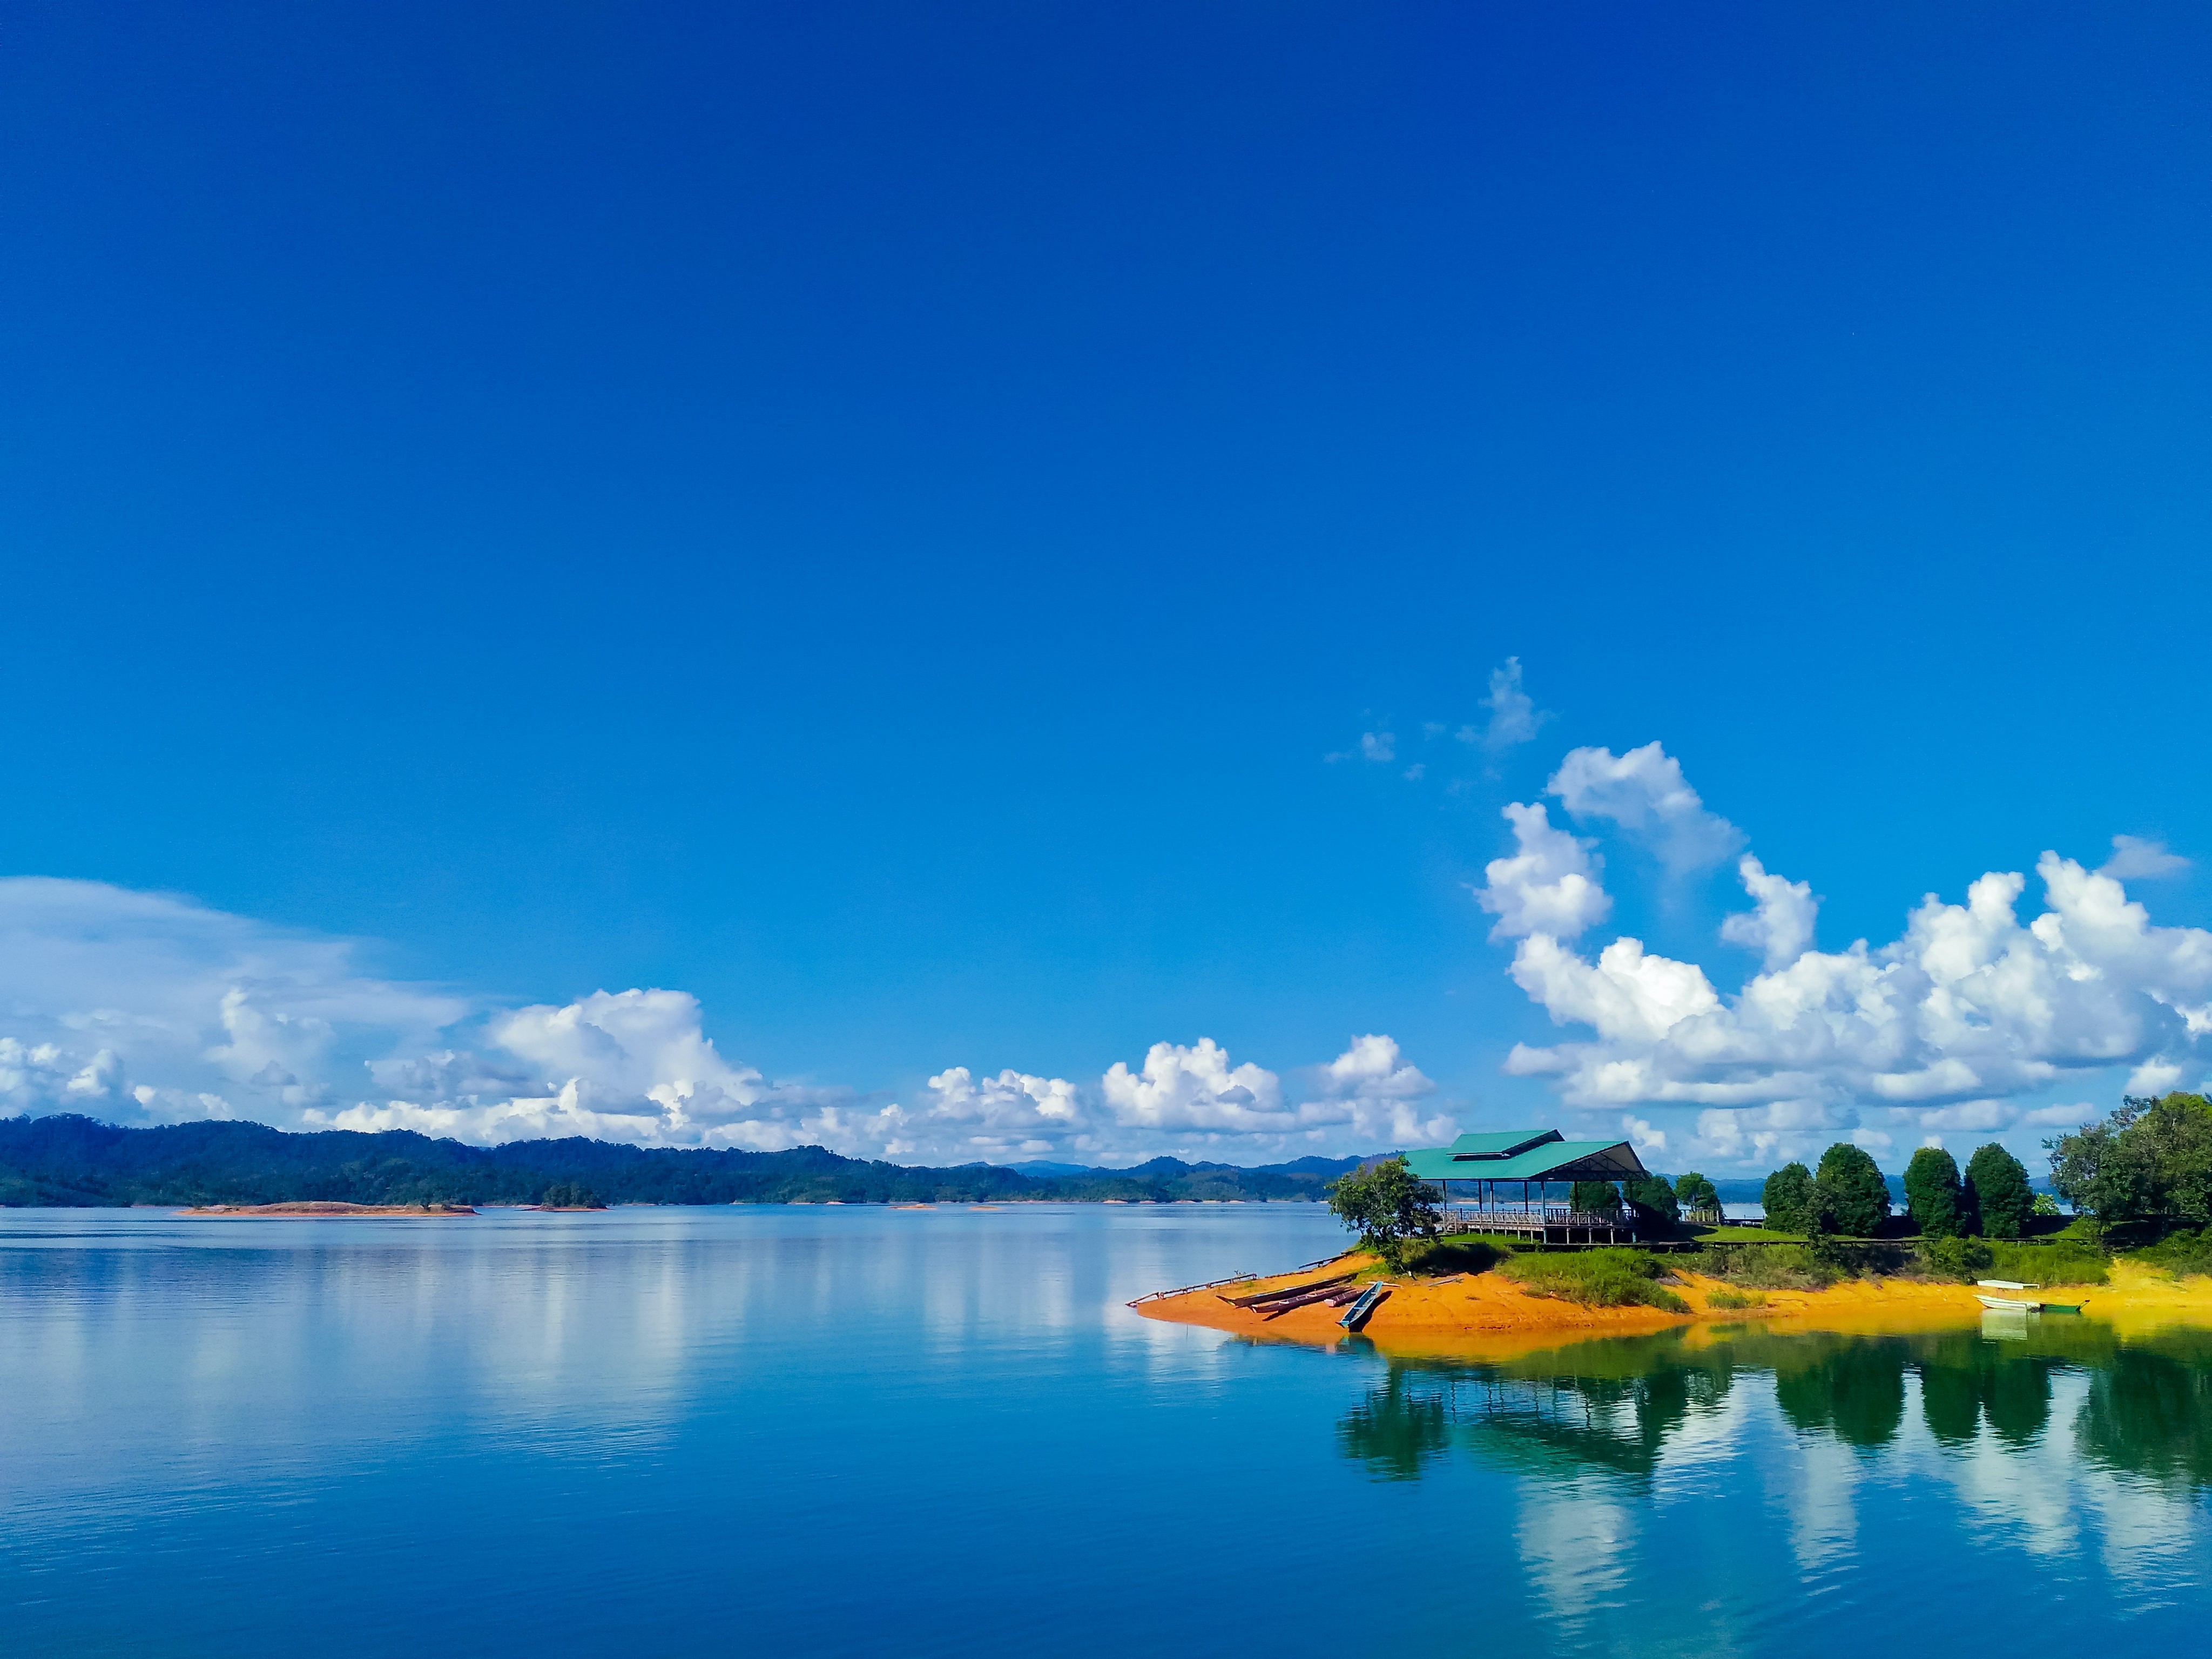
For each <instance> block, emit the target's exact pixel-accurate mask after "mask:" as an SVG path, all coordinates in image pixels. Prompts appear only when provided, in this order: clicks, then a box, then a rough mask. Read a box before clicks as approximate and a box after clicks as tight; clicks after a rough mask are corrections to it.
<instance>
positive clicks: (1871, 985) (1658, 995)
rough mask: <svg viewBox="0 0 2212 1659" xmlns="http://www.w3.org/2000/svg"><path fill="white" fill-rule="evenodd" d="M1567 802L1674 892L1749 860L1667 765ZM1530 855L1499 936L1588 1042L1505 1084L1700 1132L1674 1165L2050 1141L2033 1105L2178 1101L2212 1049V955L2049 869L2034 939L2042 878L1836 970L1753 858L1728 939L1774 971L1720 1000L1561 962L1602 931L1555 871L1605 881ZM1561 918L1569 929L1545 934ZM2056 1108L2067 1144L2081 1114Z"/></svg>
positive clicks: (1776, 881)
mask: <svg viewBox="0 0 2212 1659" xmlns="http://www.w3.org/2000/svg"><path fill="white" fill-rule="evenodd" d="M1552 787H1553V792H1554V793H1557V794H1559V797H1560V799H1562V800H1563V801H1564V802H1565V805H1566V806H1567V808H1568V810H1570V811H1573V812H1575V813H1577V815H1579V816H1581V817H1585V818H1603V819H1609V820H1611V821H1612V822H1613V823H1617V824H1619V825H1620V827H1621V829H1623V830H1624V831H1626V832H1627V833H1629V834H1631V835H1632V836H1638V837H1640V838H1642V839H1644V840H1645V841H1647V842H1650V844H1651V845H1653V846H1654V847H1655V848H1657V849H1658V850H1659V851H1660V854H1661V856H1662V859H1664V860H1666V861H1667V862H1668V863H1669V864H1670V865H1671V866H1674V867H1675V868H1678V869H1681V868H1688V867H1692V866H1694V865H1695V864H1696V863H1697V862H1699V860H1702V859H1704V858H1705V857H1706V856H1708V855H1710V854H1712V853H1714V852H1716V851H1717V850H1719V849H1721V848H1726V847H1729V846H1731V845H1733V844H1734V843H1735V842H1738V841H1740V839H1741V836H1740V834H1739V832H1738V831H1737V830H1736V829H1735V827H1734V826H1733V825H1731V824H1729V823H1727V821H1726V820H1724V819H1722V818H1719V817H1715V816H1714V815H1713V814H1711V812H1709V811H1706V810H1705V806H1704V804H1703V803H1702V801H1700V800H1699V798H1698V795H1697V793H1696V792H1695V791H1694V790H1692V788H1691V787H1689V785H1688V783H1687V781H1686V780H1685V779H1684V778H1683V777H1682V775H1681V770H1680V767H1679V766H1678V765H1677V764H1676V763H1674V761H1673V760H1672V759H1670V758H1668V757H1667V756H1666V755H1665V754H1664V752H1663V750H1661V748H1660V746H1659V745H1658V744H1649V745H1646V746H1645V747H1644V748H1643V749H1638V750H1631V751H1630V752H1629V753H1628V754H1627V755H1625V756H1621V757H1614V756H1613V755H1612V754H1611V753H1610V752H1609V751H1607V750H1602V749H1580V750H1575V751H1574V752H1573V753H1571V754H1570V755H1569V756H1568V757H1567V758H1566V761H1565V763H1563V764H1562V766H1561V767H1560V769H1559V774H1558V775H1557V776H1556V777H1555V778H1554V779H1553V785H1552ZM1530 810H1531V809H1528V808H1519V807H1516V808H1513V809H1510V813H1512V814H1523V813H1527V812H1528V811H1530ZM1521 822H1522V821H1521V819H1520V818H1519V817H1516V827H1519V826H1520V824H1521ZM1522 843H1523V851H1522V854H1521V855H1520V857H1519V858H1517V859H1516V860H1498V862H1497V863H1495V864H1493V865H1492V866H1491V873H1492V882H1491V887H1490V888H1489V889H1488V890H1486V892H1485V894H1484V902H1485V905H1486V908H1490V909H1492V911H1494V912H1496V913H1497V914H1498V915H1499V916H1500V918H1501V920H1500V921H1499V924H1498V927H1496V928H1495V929H1494V930H1493V933H1492V937H1493V938H1510V937H1515V936H1516V935H1518V936H1521V937H1520V943H1519V945H1517V946H1516V950H1515V952H1514V957H1513V961H1512V964H1511V966H1510V969H1509V972H1510V975H1511V976H1512V978H1513V979H1514V981H1515V982H1516V984H1518V985H1519V986H1520V987H1522V990H1524V991H1525V992H1526V993H1527V994H1528V996H1529V997H1530V999H1531V1000H1534V1002H1535V1003H1537V1004H1538V1005H1539V1006H1541V1007H1543V1008H1544V1009H1545V1010H1546V1012H1547V1013H1549V1014H1550V1015H1551V1017H1552V1018H1553V1021H1554V1023H1556V1024H1562V1025H1572V1026H1583V1027H1586V1028H1588V1030H1589V1031H1590V1032H1591V1033H1592V1034H1593V1040H1583V1041H1571V1042H1563V1043H1560V1044H1558V1045H1556V1046H1553V1047H1548V1048H1539V1047H1534V1046H1531V1045H1528V1044H1518V1045H1516V1047H1515V1048H1514V1049H1513V1051H1512V1053H1511V1054H1510V1056H1509V1057H1508V1060H1507V1062H1506V1069H1507V1070H1508V1071H1509V1072H1510V1073H1515V1074H1517V1075H1522V1076H1541V1077H1547V1078H1549V1079H1553V1086H1554V1087H1555V1088H1556V1089H1557V1090H1558V1091H1559V1093H1560V1095H1561V1096H1562V1097H1563V1098H1564V1099H1565V1101H1566V1102H1567V1103H1569V1104H1571V1105H1573V1106H1577V1107H1581V1108H1588V1109H1616V1110H1617V1109H1620V1108H1623V1107H1629V1106H1637V1107H1651V1106H1684V1107H1696V1108H1700V1109H1703V1110H1702V1115H1700V1117H1699V1120H1698V1130H1697V1133H1696V1135H1695V1137H1694V1139H1690V1140H1688V1141H1687V1142H1686V1146H1685V1147H1682V1148H1678V1149H1677V1150H1678V1151H1681V1150H1686V1151H1688V1152H1692V1153H1695V1154H1696V1155H1699V1156H1705V1155H1709V1154H1710V1155H1713V1156H1720V1157H1729V1158H1741V1159H1747V1160H1748V1159H1753V1158H1771V1157H1772V1156H1774V1155H1776V1154H1777V1153H1778V1152H1788V1154H1789V1155H1792V1156H1795V1155H1797V1152H1796V1150H1795V1149H1796V1148H1798V1147H1800V1146H1802V1144H1803V1143H1804V1141H1805V1140H1806V1139H1808V1138H1809V1137H1810V1136H1812V1135H1814V1134H1831V1135H1832V1134H1833V1133H1848V1134H1851V1135H1853V1136H1854V1137H1855V1138H1856V1139H1858V1140H1859V1141H1860V1142H1861V1143H1862V1144H1865V1145H1872V1146H1881V1145H1885V1144H1887V1133H1886V1132H1885V1131H1884V1130H1883V1129H1882V1128H1881V1127H1878V1126H1877V1125H1876V1124H1875V1123H1873V1122H1870V1121H1862V1119H1861V1115H1860V1110H1859V1109H1860V1107H1861V1106H1863V1105H1873V1106H1879V1107H1882V1108H1885V1109H1888V1110H1887V1116H1888V1118H1889V1119H1890V1120H1891V1121H1896V1122H1899V1123H1908V1122H1909V1123H1911V1124H1912V1125H1914V1126H1915V1127H1917V1128H1918V1129H1919V1130H1921V1131H1923V1132H1938V1131H1943V1130H1950V1131H1954V1132H1971V1133H1991V1132H1996V1131H2002V1130H2003V1129H2006V1128H2009V1127H2015V1126H2020V1125H2025V1124H2028V1123H2031V1122H2033V1123H2036V1124H2039V1125H2040V1124H2044V1123H2049V1122H2055V1121H2057V1119H2055V1118H2051V1117H2050V1116H2048V1115H2046V1114H2047V1113H2049V1112H2050V1111H2051V1109H2038V1111H2037V1112H2035V1113H2027V1112H2025V1111H2024V1110H2023V1109H2022V1108H2021V1106H2020V1105H2018V1104H2017V1103H2015V1102H2016V1101H2017V1098H2018V1097H2020V1096H2022V1095H2029V1094H2033V1093H2034V1092H2036V1091H2041V1090H2043V1089H2045V1088H2047V1087H2048V1086H2049V1085H2051V1084H2052V1083H2054V1082H2055V1081H2057V1079H2061V1078H2063V1077H2065V1076H2067V1075H2069V1073H2086V1072H2090V1071H2095V1070H2099V1069H2101V1068H2105V1067H2108V1066H2122V1065H2132V1066H2136V1068H2137V1069H2136V1074H2135V1079H2134V1083H2133V1085H2131V1087H2133V1088H2135V1089H2136V1091H2143V1092H2147V1091H2150V1090H2152V1089H2154V1088H2160V1087H2170V1086H2172V1084H2173V1083H2174V1082H2176V1081H2178V1080H2179V1079H2181V1078H2182V1077H2183V1076H2185V1075H2186V1074H2187V1066H2186V1065H2185V1063H2184V1062H2183V1061H2182V1060H2179V1058H2178V1055H2179V1053H2180V1051H2181V1050H2182V1049H2184V1048H2186V1047H2187V1046H2188V1045H2189V1044H2190V1043H2191V1042H2192V1041H2193V1040H2194V1039H2195V1038H2197V1037H2198V1036H2203V1035H2205V1034H2206V1033H2207V1032H2212V933H2206V932H2204V931H2203V930H2202V929H2197V928H2189V927H2156V926H2154V925H2153V924H2152V923H2151V921H2150V919H2149V916H2148V913H2147V912H2146V911H2145V910H2144V908H2143V907H2142V905H2141V904H2140V903H2137V902H2134V901H2132V900H2130V898H2129V897H2128V896H2127V894H2126V891H2125V890H2124V887H2123V886H2122V884H2121V883H2120V882H2119V880H2118V879H2117V878H2115V877H2114V876H2113V875H2112V874H2111V873H2109V868H2110V866H2108V869H2107V870H2106V871H2090V870H2087V869H2084V868H2083V867H2082V866H2081V865H2080V864H2078V863H2076V862H2075V861H2074V860H2069V859H2063V858H2061V857H2059V856H2058V855H2057V854H2056V853H2046V854H2044V855H2043V857H2042V859H2041V860H2039V863H2038V865H2037V866H2036V867H2037V872H2038V874H2039V877H2040V878H2041V881H2042V884H2043V888H2044V894H2045V908H2043V910H2042V911H2041V913H2040V914H2039V915H2034V916H2033V918H2031V919H2029V920H2027V921H2022V919H2021V916H2020V915H2019V913H2018V912H2019V902H2020V900H2021V896H2022V894H2023V892H2024V891H2025V889H2026V881H2025V879H2024V878H2023V877H2021V875H2019V874H2017V873H2008V872H1990V873H1989V874H1986V875H1984V876H1983V877H1981V878H1979V879H1978V880H1977V881H1975V882H1974V883H1973V884H1972V885H1971V886H1970V887H1969V889H1968V890H1967V895H1966V902H1965V903H1964V904H1947V903H1945V902H1942V900H1940V899H1938V898H1937V897H1936V896H1934V895H1932V894H1931V895H1929V896H1927V897H1926V898H1925V899H1924V900H1923V902H1922V903H1921V904H1920V905H1919V906H1918V907H1917V908H1916V909H1914V910H1913V911H1912V912H1911V914H1910V915H1909V916H1908V918H1907V921H1906V925H1905V930H1904V932H1903V933H1902V934H1901V935H1900V936H1899V938H1898V939H1896V940H1895V941H1894V942H1893V943H1891V944H1889V945H1885V946H1882V947H1881V948H1880V949H1878V950H1877V949H1873V948H1870V947H1869V945H1867V943H1866V942H1865V941H1863V940H1861V941H1858V942H1857V943H1854V944H1853V945H1851V946H1850V948H1849V949H1847V950H1844V951H1826V952H1824V951H1817V950H1814V949H1812V948H1811V945H1812V942H1813V927H1814V917H1815V914H1816V910H1817V902H1816V901H1815V900H1814V897H1813V894H1812V889H1811V885H1810V884H1809V883H1806V882H1790V881H1788V880H1786V879H1784V878H1782V877H1780V876H1777V875H1773V874H1771V873H1770V872H1768V871H1767V870H1766V869H1765V866H1764V865H1762V864H1761V863H1760V862H1759V860H1757V859H1756V858H1753V857H1751V856H1749V855H1746V856H1744V857H1743V858H1742V859H1741V861H1740V862H1739V864H1738V866H1737V867H1738V872H1739V874H1740V875H1741V878H1742V880H1743V884H1744V886H1745V889H1746V890H1747V892H1748V893H1749V894H1750V895H1751V896H1752V897H1753V900H1754V901H1755V902H1756V904H1757V907H1758V908H1756V909H1755V910H1753V911H1752V912H1749V913H1747V914H1742V915H1734V916H1730V917H1729V918H1728V919H1727V920H1726V921H1724V923H1723V927H1722V935H1723V938H1724V939H1728V940H1729V942H1731V943H1734V944H1739V945H1747V946H1749V947H1751V948H1753V949H1755V950H1757V951H1759V952H1760V955H1761V958H1762V962H1763V968H1762V970H1761V971H1759V972H1758V973H1756V974H1754V975H1752V976H1751V977H1750V978H1749V979H1748V980H1747V981H1745V982H1744V984H1743V986H1742V987H1741V990H1740V991H1737V992H1735V993H1733V994H1726V995H1723V994H1722V993H1721V991H1720V990H1719V989H1717V987H1716V986H1715V985H1714V983H1713V981H1712V980H1711V979H1710V978H1709V977H1708V975H1707V974H1706V972H1705V969H1704V968H1702V967H1701V966H1699V964H1697V963H1691V962H1680V961H1675V960H1674V959H1672V958H1669V957H1663V956H1660V955H1657V954H1656V953H1652V952H1650V951H1646V950H1645V948H1644V945H1643V943H1642V942H1641V941H1640V940H1638V939H1630V938H1623V939H1614V940H1613V941H1612V942H1610V943H1609V944H1607V945H1605V946H1604V948H1603V949H1602V950H1601V951H1598V953H1597V954H1596V956H1595V958H1594V959H1593V958H1591V957H1586V956H1584V955H1583V954H1582V953H1581V952H1580V951H1578V950H1577V949H1576V948H1575V947H1573V946H1572V945H1569V944H1567V943H1565V940H1566V939H1571V938H1572V937H1573V935H1574V934H1575V933H1579V932H1582V931H1583V930H1584V929H1586V928H1587V927H1589V926H1590V925H1591V923H1592V922H1593V921H1596V920H1599V919H1601V917H1602V915H1603V911H1602V910H1601V909H1596V914H1595V915H1592V914H1590V912H1591V911H1592V910H1593V909H1595V906H1591V905H1574V904H1568V903H1565V902H1561V901H1560V899H1559V896H1557V893H1558V890H1559V886H1560V884H1561V874H1560V872H1561V870H1562V869H1563V868H1564V867H1565V866H1566V865H1568V864H1569V863H1570V862H1572V863H1573V864H1575V865H1576V866H1577V867H1578V868H1595V860H1594V859H1593V858H1592V855H1591V854H1589V852H1588V849H1587V847H1586V845H1585V844H1584V843H1583V842H1577V841H1575V840H1574V839H1573V838H1572V837H1570V836H1565V835H1564V834H1562V833H1561V832H1559V831H1556V830H1553V829H1550V827H1549V825H1548V823H1546V822H1545V821H1543V820H1541V819H1535V820H1534V821H1532V822H1530V823H1528V828H1527V829H1526V830H1525V832H1524V833H1523V835H1522ZM2123 850H2124V852H2126V853H2127V854H2128V856H2129V857H2130V858H2131V859H2133V860H2134V861H2135V863H2136V866H2137V867H2156V868H2159V869H2160V870H2163V869H2165V868H2166V866H2165V865H2164V864H2163V863H2154V861H2152V860H2149V859H2148V854H2145V853H2144V852H2143V850H2142V844H2136V845H2135V846H2134V847H2133V848H2131V849H2130V848H2124V849H2123ZM2166 856H2168V855H2164V854H2162V853H2161V854H2160V858H2164V857H2166ZM2120 861H2121V860H2118V859H2116V860H2115V862H2116V863H2118V862H2120ZM1593 890H1595V889H1594V888H1593ZM1548 915H1558V916H1559V917H1562V918H1563V919H1564V920H1563V923H1562V925H1560V926H1557V927H1552V926H1547V925H1546V921H1547V916H1548ZM2059 1110H2060V1111H2062V1112H2063V1114H2064V1115H2067V1117H2068V1119H2069V1121H2071V1114H2072V1111H2073V1109H2070V1108H2069V1109H2059Z"/></svg>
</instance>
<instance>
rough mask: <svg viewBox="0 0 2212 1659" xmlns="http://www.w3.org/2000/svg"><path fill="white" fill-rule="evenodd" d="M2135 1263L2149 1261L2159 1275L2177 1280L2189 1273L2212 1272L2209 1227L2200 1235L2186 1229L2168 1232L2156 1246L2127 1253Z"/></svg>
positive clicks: (2211, 1235)
mask: <svg viewBox="0 0 2212 1659" xmlns="http://www.w3.org/2000/svg"><path fill="white" fill-rule="evenodd" d="M2130 1254H2131V1255H2132V1256H2133V1258H2134V1259H2135V1260H2136V1261H2142V1262H2148V1264H2149V1265H2150V1266H2152V1267H2155V1268H2157V1269H2158V1270H2159V1271H2160V1273H2170V1274H2172V1276H2173V1277H2174V1278H2176V1279H2183V1278H2186V1277H2187V1276H2189V1275H2190V1274H2191V1273H2212V1227H2207V1228H2205V1229H2204V1230H2203V1231H2202V1232H2191V1231H2189V1230H2188V1229H2187V1228H2184V1229H2182V1230H2181V1231H2179V1232H2173V1233H2168V1234H2167V1235H2166V1237H2164V1238H2161V1239H2160V1240H2159V1242H2158V1243H2155V1244H2151V1245H2147V1246H2145V1247H2144V1248H2143V1249H2140V1250H2136V1251H2132V1252H2130Z"/></svg>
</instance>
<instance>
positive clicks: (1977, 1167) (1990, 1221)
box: [1966, 1140, 2035, 1238]
mask: <svg viewBox="0 0 2212 1659" xmlns="http://www.w3.org/2000/svg"><path fill="white" fill-rule="evenodd" d="M1966 1190H1967V1194H1968V1195H1967V1199H1966V1204H1967V1207H1968V1208H1969V1209H1970V1210H1971V1211H1972V1212H1973V1213H1974V1214H1975V1215H1977V1216H1978V1218H1980V1221H1981V1231H1982V1233H1983V1235H1984V1237H1990V1238H2018V1237H2020V1236H2021V1234H2022V1233H2024V1232H2026V1231H2027V1218H2029V1217H2030V1216H2032V1215H2033V1214H2034V1213H2035V1194H2034V1193H2033V1191H2031V1190H2030V1189H2029V1188H2028V1184H2027V1170H2024V1169H2022V1168H2021V1162H2020V1160H2019V1159H2018V1158H2015V1157H2014V1156H2013V1155H2012V1154H2011V1153H2010V1152H2007V1151H2005V1149H2004V1148H2003V1147H2002V1146H1998V1145H1997V1144H1996V1141H1994V1140H1992V1141H1991V1142H1990V1144H1989V1145H1988V1146H1984V1147H1981V1148H1979V1149H1978V1151H1977V1152H1975V1153H1974V1155H1973V1156H1972V1158H1968V1159H1967V1160H1966Z"/></svg>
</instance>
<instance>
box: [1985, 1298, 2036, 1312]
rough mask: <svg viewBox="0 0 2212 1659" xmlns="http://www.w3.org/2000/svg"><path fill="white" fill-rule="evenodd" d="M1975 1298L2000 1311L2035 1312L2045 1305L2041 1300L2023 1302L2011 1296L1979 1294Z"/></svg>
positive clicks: (1987, 1306) (1986, 1306)
mask: <svg viewBox="0 0 2212 1659" xmlns="http://www.w3.org/2000/svg"><path fill="white" fill-rule="evenodd" d="M1974 1299H1975V1300H1976V1301H1977V1302H1978V1303H1980V1304H1982V1305H1983V1306H1984V1308H1995V1309H1996V1310H1997V1311H1999V1312H2000V1313H2034V1312H2036V1311H2037V1310H2039V1309H2040V1308H2041V1307H2042V1306H2043V1304H2041V1303H2040V1302H2022V1301H2021V1300H2020V1299H2019V1298H2018V1297H2009V1296H1978V1297H1975V1298H1974Z"/></svg>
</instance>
